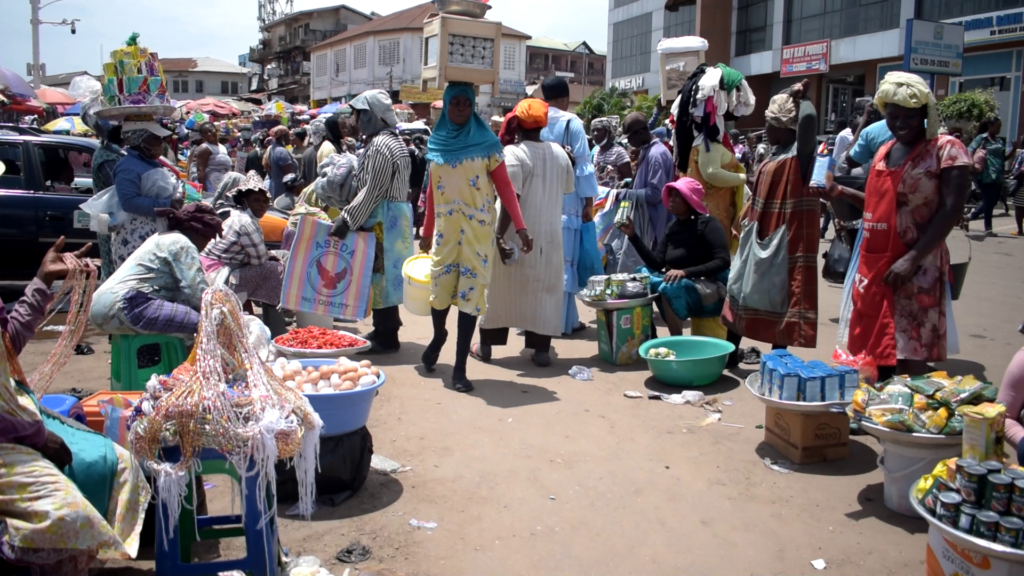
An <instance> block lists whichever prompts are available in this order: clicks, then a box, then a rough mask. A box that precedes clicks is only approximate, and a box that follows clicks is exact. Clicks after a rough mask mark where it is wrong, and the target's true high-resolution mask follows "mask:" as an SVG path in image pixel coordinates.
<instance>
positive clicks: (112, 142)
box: [85, 113, 124, 282]
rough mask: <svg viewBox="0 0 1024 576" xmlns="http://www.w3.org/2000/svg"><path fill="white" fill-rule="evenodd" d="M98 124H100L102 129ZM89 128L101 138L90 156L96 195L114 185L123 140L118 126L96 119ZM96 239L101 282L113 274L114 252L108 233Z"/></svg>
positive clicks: (87, 115)
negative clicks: (97, 146) (98, 250)
mask: <svg viewBox="0 0 1024 576" xmlns="http://www.w3.org/2000/svg"><path fill="white" fill-rule="evenodd" d="M85 118H87V119H95V116H92V115H91V114H90V113H86V115H85ZM99 123H102V127H101V125H100V124H99ZM90 126H91V127H92V128H93V130H94V131H95V132H96V134H98V135H99V136H100V138H102V140H101V141H100V147H99V148H97V149H96V153H95V154H93V156H92V189H93V192H96V193H98V192H102V191H104V190H106V189H107V188H110V187H111V186H113V185H114V168H116V167H117V163H118V162H120V161H121V158H123V157H124V150H122V149H121V146H122V145H123V144H124V140H122V138H121V127H120V126H111V125H110V123H108V122H106V121H103V120H98V119H95V122H94V123H93V124H90ZM97 238H98V242H97V244H98V245H99V247H100V262H101V263H102V265H101V268H100V281H101V282H102V281H103V280H106V279H107V278H108V277H110V275H111V274H112V273H113V272H114V268H115V266H114V251H113V245H112V239H111V235H110V234H109V233H98V234H97Z"/></svg>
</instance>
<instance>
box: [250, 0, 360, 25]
mask: <svg viewBox="0 0 1024 576" xmlns="http://www.w3.org/2000/svg"><path fill="white" fill-rule="evenodd" d="M341 8H344V9H345V10H348V11H350V12H355V13H356V14H359V15H360V16H363V17H366V18H373V16H371V15H370V14H367V13H366V12H362V11H360V10H356V9H355V8H353V7H351V6H349V5H347V4H338V5H336V6H324V7H322V8H310V9H309V10H299V11H298V12H292V13H291V14H287V15H285V16H282V17H281V18H278V19H277V20H274V21H273V22H268V23H267V24H265V25H263V26H261V27H260V29H261V30H266V29H267V28H273V27H274V26H277V25H278V24H280V23H282V22H287V21H288V20H291V19H292V18H297V17H299V16H302V15H303V14H312V13H314V12H330V11H332V10H339V9H341Z"/></svg>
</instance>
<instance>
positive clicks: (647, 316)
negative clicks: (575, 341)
mask: <svg viewBox="0 0 1024 576" xmlns="http://www.w3.org/2000/svg"><path fill="white" fill-rule="evenodd" d="M653 317H654V309H653V307H652V306H651V305H649V304H648V305H647V306H641V307H639V308H632V309H629V310H598V311H597V346H598V353H599V354H600V356H601V360H604V361H605V362H607V363H609V364H611V365H613V366H625V365H627V364H632V363H634V362H636V361H638V360H639V359H640V345H641V344H643V343H644V342H647V341H648V340H650V339H651V322H652V319H653Z"/></svg>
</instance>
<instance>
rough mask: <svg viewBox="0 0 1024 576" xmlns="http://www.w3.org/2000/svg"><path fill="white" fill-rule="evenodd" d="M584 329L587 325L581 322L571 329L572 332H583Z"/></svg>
mask: <svg viewBox="0 0 1024 576" xmlns="http://www.w3.org/2000/svg"><path fill="white" fill-rule="evenodd" d="M586 329H587V325H586V324H584V323H583V322H580V323H579V324H577V325H576V327H575V328H573V329H572V333H573V334H575V333H577V332H583V331H584V330H586Z"/></svg>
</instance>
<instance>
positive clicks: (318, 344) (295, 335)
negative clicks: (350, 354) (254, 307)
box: [274, 326, 366, 350]
mask: <svg viewBox="0 0 1024 576" xmlns="http://www.w3.org/2000/svg"><path fill="white" fill-rule="evenodd" d="M274 343H276V344H277V345H278V346H284V347H286V348H295V349H297V350H341V349H344V348H358V347H360V346H365V345H366V340H363V339H362V338H357V337H355V336H350V335H348V334H342V333H340V332H338V331H335V330H328V329H326V328H318V327H316V326H310V327H309V328H296V329H294V330H292V331H290V332H288V333H287V334H283V335H281V336H278V337H277V338H275V339H274Z"/></svg>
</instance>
